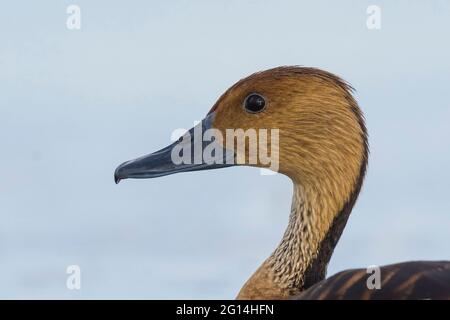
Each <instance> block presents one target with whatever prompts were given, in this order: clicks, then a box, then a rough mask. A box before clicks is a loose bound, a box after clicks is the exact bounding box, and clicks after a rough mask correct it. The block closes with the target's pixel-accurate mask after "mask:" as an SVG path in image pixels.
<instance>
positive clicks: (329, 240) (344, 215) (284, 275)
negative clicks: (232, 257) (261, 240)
mask: <svg viewBox="0 0 450 320" xmlns="http://www.w3.org/2000/svg"><path fill="white" fill-rule="evenodd" d="M366 159H367V153H365V156H364V161H363V164H362V165H361V169H360V174H359V177H358V179H357V181H356V182H355V184H354V188H353V192H352V193H351V194H350V195H349V196H348V197H347V198H346V199H345V200H344V202H343V203H339V202H333V201H332V202H329V201H324V199H329V198H330V197H326V194H329V191H325V193H326V194H323V191H322V192H321V191H318V189H317V188H305V187H303V186H302V185H300V184H295V183H294V195H293V200H292V207H291V214H290V216H289V224H288V227H287V229H286V231H285V233H284V236H283V239H282V240H281V243H280V244H279V246H278V247H277V248H276V249H275V251H274V252H273V253H272V255H271V256H270V257H269V258H268V259H267V260H266V261H264V263H263V264H262V265H261V266H260V267H259V268H258V270H257V271H256V272H255V273H254V274H253V276H252V277H251V278H250V279H249V280H248V281H247V282H246V283H245V284H244V286H243V287H242V289H241V291H240V292H239V294H238V297H237V298H238V299H287V298H289V297H292V296H294V295H296V294H298V293H299V292H301V291H303V290H306V289H308V288H309V287H311V286H312V285H314V284H315V283H317V282H319V281H321V280H323V279H324V278H325V276H326V270H327V266H328V262H329V261H330V258H331V255H332V253H333V250H334V248H335V246H336V244H337V242H338V241H339V238H340V236H341V234H342V231H343V229H344V227H345V224H346V223H347V220H348V217H349V215H350V213H351V211H352V208H353V205H354V204H355V201H356V199H357V197H358V194H359V191H360V189H361V185H362V181H363V179H364V175H365V170H366Z"/></svg>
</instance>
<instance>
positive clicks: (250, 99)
mask: <svg viewBox="0 0 450 320" xmlns="http://www.w3.org/2000/svg"><path fill="white" fill-rule="evenodd" d="M265 107H266V100H265V99H264V97H263V96H262V95H260V94H257V93H252V94H250V95H248V96H247V98H245V100H244V108H245V110H246V111H247V112H250V113H258V112H261V111H263V110H264V108H265Z"/></svg>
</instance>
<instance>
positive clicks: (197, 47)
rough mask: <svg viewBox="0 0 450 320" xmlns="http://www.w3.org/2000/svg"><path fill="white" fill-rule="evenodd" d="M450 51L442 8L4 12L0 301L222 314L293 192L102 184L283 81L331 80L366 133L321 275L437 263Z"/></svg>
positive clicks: (173, 6) (181, 180)
mask: <svg viewBox="0 0 450 320" xmlns="http://www.w3.org/2000/svg"><path fill="white" fill-rule="evenodd" d="M72 4H74V5H78V6H79V8H80V9H81V29H80V30H70V29H68V28H67V26H66V20H67V19H68V17H69V16H70V14H67V13H66V10H67V7H68V6H69V5H72ZM373 4H375V5H378V6H379V7H380V9H381V29H379V30H371V29H368V27H367V25H366V20H367V18H368V17H369V14H367V13H366V10H367V7H368V6H369V5H373ZM449 36H450V3H449V2H448V1H427V2H425V1H405V0H403V1H402V0H397V1H357V0H354V1H350V0H347V1H339V3H338V2H337V1H331V0H330V1H314V2H312V1H308V2H307V1H256V0H253V1H250V0H248V1H237V0H232V1H225V0H220V1H206V0H204V1H171V3H170V4H169V2H168V3H162V2H156V1H128V2H124V1H111V0H108V1H106V0H97V1H88V0H73V1H49V0H46V1H39V2H38V1H23V0H19V1H8V2H5V3H2V5H1V10H0V40H1V41H0V150H1V151H0V155H1V157H0V298H44V299H46V298H63V299H81V298H83V299H90V298H125V299H131V298H138V299H140V298H158V299H166V298H190V299H200V298H214V299H216V298H217V299H220V298H224V299H226V298H234V297H235V295H236V294H237V292H238V291H239V289H240V287H241V285H242V284H243V283H244V281H246V280H247V278H248V277H249V276H250V275H251V273H252V272H253V271H254V270H255V269H256V268H257V267H258V266H259V264H260V263H261V262H262V261H263V260H264V259H265V258H266V257H267V256H268V255H269V254H270V253H271V252H272V250H273V249H274V248H275V246H276V245H277V244H278V242H279V241H280V239H281V237H282V234H283V231H284V229H285V227H286V225H287V222H288V216H289V211H290V202H291V192H292V185H291V182H290V180H289V179H288V178H286V177H284V176H281V175H275V176H261V175H260V172H259V170H258V169H255V168H232V169H224V170H216V171H205V172H198V173H191V174H180V175H174V176H169V177H165V178H161V179H156V180H141V181H138V180H127V181H124V182H122V183H121V184H119V185H115V184H114V181H113V172H114V169H115V168H116V166H117V165H118V164H120V163H121V162H123V161H125V160H128V159H131V158H134V157H136V156H140V155H143V154H146V153H149V152H153V151H155V150H157V149H159V148H161V147H164V146H165V145H167V144H168V143H169V142H170V135H171V133H172V132H173V130H174V129H177V128H186V129H188V128H190V127H191V126H192V125H193V123H194V121H195V120H200V119H202V118H203V116H204V115H205V114H206V113H207V111H208V110H209V109H210V107H211V106H212V104H213V103H214V102H215V101H216V99H217V98H218V96H219V95H220V94H221V93H222V92H223V91H225V90H226V89H227V88H228V87H229V86H230V85H232V84H233V83H234V82H235V81H237V80H238V79H240V78H242V77H244V76H246V75H248V74H250V73H253V72H255V71H259V70H263V69H267V68H271V67H275V66H279V65H305V66H315V67H319V68H323V69H326V70H328V71H331V72H333V73H336V74H338V75H340V76H342V77H343V78H344V79H346V80H348V81H349V82H350V83H351V84H352V85H353V86H354V87H355V88H356V90H357V93H356V98H357V100H358V102H359V104H360V106H361V108H362V109H363V111H364V112H365V115H366V118H367V126H368V129H369V133H370V146H371V156H370V164H369V170H368V175H367V179H366V182H365V185H364V187H363V191H362V193H361V196H360V198H359V200H358V202H357V204H356V206H355V209H354V210H353V214H352V215H351V217H350V220H349V223H348V224H347V228H346V229H345V231H344V234H343V236H342V238H341V241H340V242H339V244H338V246H337V248H336V250H335V254H334V256H333V258H332V260H331V263H330V265H329V270H328V275H332V274H334V273H336V272H338V271H340V270H342V269H345V268H355V267H366V266H368V265H372V264H377V265H382V264H388V263H394V262H398V261H402V260H418V259H447V260H448V259H450V233H449V228H450V199H449V194H450V172H449V170H448V165H449V163H450V150H449V138H450V125H449V120H450V90H449V83H450V59H449V57H450V42H449V41H448V39H449ZM69 265H79V266H80V268H81V290H68V289H67V287H66V279H67V277H68V274H66V268H67V266H69Z"/></svg>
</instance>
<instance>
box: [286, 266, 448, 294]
mask: <svg viewBox="0 0 450 320" xmlns="http://www.w3.org/2000/svg"><path fill="white" fill-rule="evenodd" d="M380 270H381V288H380V289H368V286H367V279H368V277H369V274H368V273H367V270H366V269H355V270H345V271H342V272H339V273H338V274H336V275H334V276H332V277H330V278H328V279H326V280H323V281H321V282H319V283H317V284H315V285H314V286H312V287H311V288H309V289H308V290H305V291H303V292H301V293H300V294H298V295H296V296H294V297H293V298H291V299H297V300H325V299H328V300H330V299H332V300H343V299H360V300H369V299H370V300H392V299H397V300H398V299H402V300H403V299H414V300H419V299H420V300H424V299H446V300H448V299H450V263H449V262H448V261H414V262H403V263H397V264H393V265H389V266H384V267H382V268H381V269H380Z"/></svg>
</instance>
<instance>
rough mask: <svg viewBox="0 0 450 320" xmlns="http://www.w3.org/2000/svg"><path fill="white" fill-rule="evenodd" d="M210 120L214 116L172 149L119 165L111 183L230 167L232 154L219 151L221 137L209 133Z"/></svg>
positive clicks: (195, 128)
mask: <svg viewBox="0 0 450 320" xmlns="http://www.w3.org/2000/svg"><path fill="white" fill-rule="evenodd" d="M213 120H214V113H211V114H209V115H208V116H207V117H206V118H205V119H204V120H203V121H202V122H200V123H199V124H198V125H196V126H195V127H193V128H192V129H190V130H189V131H188V132H186V133H185V134H184V135H183V136H182V137H181V138H180V139H179V140H178V141H176V142H174V143H172V144H171V145H169V146H167V147H165V148H163V149H161V150H159V151H156V152H154V153H152V154H149V155H146V156H143V157H140V158H137V159H134V160H130V161H127V162H124V163H122V164H121V165H120V166H118V167H117V169H116V171H115V173H114V181H115V182H116V183H119V182H120V180H123V179H129V178H131V179H148V178H157V177H162V176H167V175H170V174H174V173H180V172H189V171H199V170H211V169H220V168H225V167H230V166H233V165H234V152H233V151H231V150H228V149H226V148H224V147H222V144H221V142H220V141H219V136H220V134H217V131H216V129H212V121H213ZM214 132H216V134H214ZM205 140H206V141H205Z"/></svg>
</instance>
